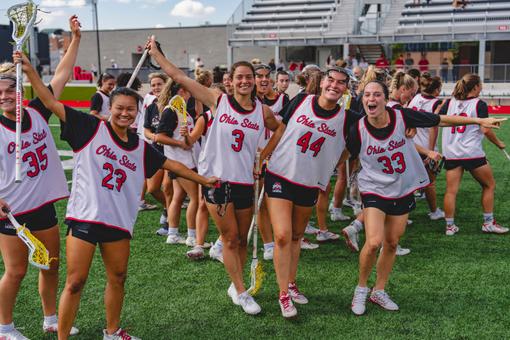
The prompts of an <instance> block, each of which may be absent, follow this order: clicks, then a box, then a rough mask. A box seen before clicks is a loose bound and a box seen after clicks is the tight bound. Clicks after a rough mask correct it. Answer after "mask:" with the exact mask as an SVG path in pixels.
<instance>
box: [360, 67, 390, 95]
mask: <svg viewBox="0 0 510 340" xmlns="http://www.w3.org/2000/svg"><path fill="white" fill-rule="evenodd" d="M372 81H380V82H384V83H386V72H385V71H384V70H383V69H380V68H377V67H375V66H374V65H370V66H369V67H368V68H367V70H366V72H365V73H364V74H363V77H362V78H361V81H360V82H359V85H358V91H359V92H363V90H365V86H367V84H368V83H370V82H372Z"/></svg>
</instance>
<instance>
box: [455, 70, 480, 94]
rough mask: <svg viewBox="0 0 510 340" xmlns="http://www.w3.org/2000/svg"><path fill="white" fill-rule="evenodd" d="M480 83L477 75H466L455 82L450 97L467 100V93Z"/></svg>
mask: <svg viewBox="0 0 510 340" xmlns="http://www.w3.org/2000/svg"><path fill="white" fill-rule="evenodd" d="M481 83H482V82H481V80H480V77H479V76H478V75H476V74H473V73H467V74H465V75H464V76H463V77H462V78H461V79H459V80H458V81H457V83H456V84H455V87H454V89H453V93H452V95H453V96H454V97H455V99H457V100H465V99H467V97H468V94H469V92H471V91H472V90H473V89H474V88H475V86H476V85H480V84H481Z"/></svg>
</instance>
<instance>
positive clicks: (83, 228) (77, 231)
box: [65, 220, 131, 245]
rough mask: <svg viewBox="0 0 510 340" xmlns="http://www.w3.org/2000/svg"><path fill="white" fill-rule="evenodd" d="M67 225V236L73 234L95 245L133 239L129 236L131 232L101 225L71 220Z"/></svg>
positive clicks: (67, 221)
mask: <svg viewBox="0 0 510 340" xmlns="http://www.w3.org/2000/svg"><path fill="white" fill-rule="evenodd" d="M65 223H66V224H67V235H69V233H71V235H72V236H73V237H76V238H79V239H80V240H83V241H86V242H89V243H92V244H93V245H97V244H98V243H107V242H115V241H120V240H123V239H128V240H130V239H131V234H129V232H127V231H124V230H120V229H115V228H110V227H107V226H105V225H104V224H100V223H98V224H95V223H87V222H77V221H71V220H66V222H65Z"/></svg>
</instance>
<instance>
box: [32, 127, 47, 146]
mask: <svg viewBox="0 0 510 340" xmlns="http://www.w3.org/2000/svg"><path fill="white" fill-rule="evenodd" d="M32 136H33V138H34V144H37V143H39V142H41V141H43V140H44V139H46V137H47V134H46V131H45V130H42V132H34V133H33V134H32Z"/></svg>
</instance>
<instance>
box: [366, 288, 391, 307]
mask: <svg viewBox="0 0 510 340" xmlns="http://www.w3.org/2000/svg"><path fill="white" fill-rule="evenodd" d="M369 300H370V302H372V303H375V304H376V305H379V306H381V307H382V308H384V309H386V310H389V311H397V310H398V305H397V304H396V303H395V302H393V301H392V300H391V299H390V296H389V295H388V293H386V292H385V291H384V290H374V291H372V294H370V298H369Z"/></svg>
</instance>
